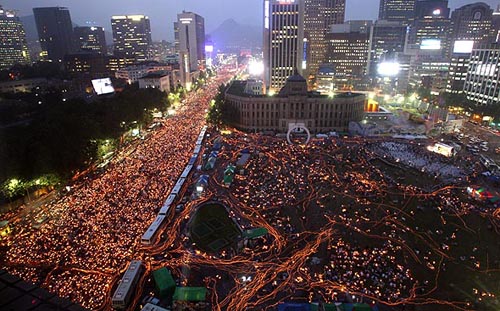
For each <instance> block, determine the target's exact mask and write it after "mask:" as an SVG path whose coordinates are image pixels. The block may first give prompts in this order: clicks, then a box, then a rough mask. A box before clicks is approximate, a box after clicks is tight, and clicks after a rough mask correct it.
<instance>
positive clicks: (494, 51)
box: [464, 43, 500, 105]
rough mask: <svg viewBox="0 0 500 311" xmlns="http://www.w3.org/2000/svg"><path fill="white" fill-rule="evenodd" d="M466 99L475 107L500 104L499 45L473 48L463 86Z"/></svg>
mask: <svg viewBox="0 0 500 311" xmlns="http://www.w3.org/2000/svg"><path fill="white" fill-rule="evenodd" d="M464 93H465V95H466V96H467V99H469V100H471V101H473V102H474V103H475V104H476V105H493V104H494V105H498V103H500V44H498V43H496V44H491V45H483V46H481V47H478V48H474V50H473V51H472V53H471V56H470V63H469V66H468V71H467V78H466V81H465V85H464Z"/></svg>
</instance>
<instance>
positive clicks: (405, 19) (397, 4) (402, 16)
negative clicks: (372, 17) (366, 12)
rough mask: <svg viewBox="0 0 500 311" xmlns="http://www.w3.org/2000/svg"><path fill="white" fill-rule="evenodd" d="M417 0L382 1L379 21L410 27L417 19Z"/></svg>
mask: <svg viewBox="0 0 500 311" xmlns="http://www.w3.org/2000/svg"><path fill="white" fill-rule="evenodd" d="M415 1H416V0H380V7H379V13H378V19H383V20H388V21H395V22H401V23H403V24H405V25H409V24H410V23H411V22H412V21H413V19H414V17H415Z"/></svg>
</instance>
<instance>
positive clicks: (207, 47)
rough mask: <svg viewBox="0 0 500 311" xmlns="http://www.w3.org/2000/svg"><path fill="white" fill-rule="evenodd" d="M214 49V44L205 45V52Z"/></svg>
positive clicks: (210, 51)
mask: <svg viewBox="0 0 500 311" xmlns="http://www.w3.org/2000/svg"><path fill="white" fill-rule="evenodd" d="M213 51H214V46H213V45H205V52H207V53H212V52H213Z"/></svg>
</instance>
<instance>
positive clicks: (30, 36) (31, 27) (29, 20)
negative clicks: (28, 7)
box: [19, 15, 38, 41]
mask: <svg viewBox="0 0 500 311" xmlns="http://www.w3.org/2000/svg"><path fill="white" fill-rule="evenodd" d="M19 19H20V20H21V23H22V24H23V26H24V32H26V40H27V41H36V40H38V32H37V30H36V23H35V16H34V15H28V16H21V17H19Z"/></svg>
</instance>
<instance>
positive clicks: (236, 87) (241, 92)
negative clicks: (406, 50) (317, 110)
mask: <svg viewBox="0 0 500 311" xmlns="http://www.w3.org/2000/svg"><path fill="white" fill-rule="evenodd" d="M300 78H301V79H304V78H302V77H301V76H300V75H298V76H295V75H294V76H291V77H290V78H289V80H288V81H289V82H292V83H297V82H299V83H305V82H306V81H305V79H304V80H301V79H300ZM290 79H292V80H290ZM246 84H247V81H244V80H234V81H233V82H232V83H231V84H230V85H229V88H228V89H227V91H226V94H230V95H235V96H240V97H253V98H262V97H269V96H266V95H252V94H248V93H245V86H246ZM285 87H286V85H285ZM285 87H283V88H285ZM303 95H305V96H307V97H310V98H329V96H328V95H322V94H320V93H319V92H306V93H304V94H303ZM358 96H364V94H361V93H353V92H342V93H336V94H335V96H334V97H336V98H353V97H358ZM274 97H288V94H287V93H286V92H280V93H279V94H278V95H275V96H274ZM269 98H272V97H269Z"/></svg>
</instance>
